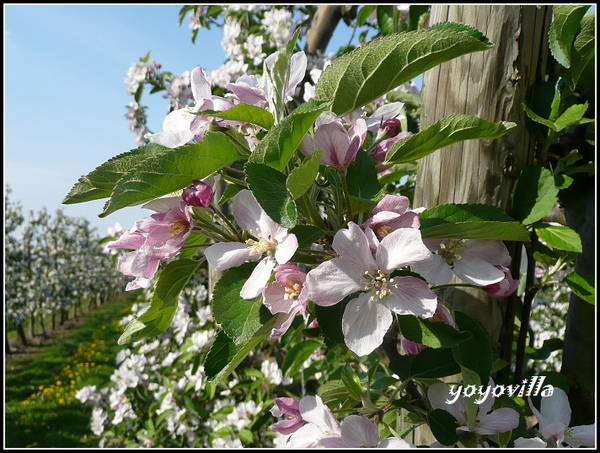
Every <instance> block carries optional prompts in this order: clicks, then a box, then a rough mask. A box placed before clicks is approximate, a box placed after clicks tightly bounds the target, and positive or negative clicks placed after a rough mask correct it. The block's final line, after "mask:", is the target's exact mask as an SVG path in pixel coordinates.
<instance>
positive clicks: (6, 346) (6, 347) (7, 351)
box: [4, 327, 12, 355]
mask: <svg viewBox="0 0 600 453" xmlns="http://www.w3.org/2000/svg"><path fill="white" fill-rule="evenodd" d="M4 353H5V354H7V355H11V354H12V349H10V343H9V342H8V329H7V328H6V327H5V328H4Z"/></svg>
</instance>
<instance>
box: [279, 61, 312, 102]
mask: <svg viewBox="0 0 600 453" xmlns="http://www.w3.org/2000/svg"><path fill="white" fill-rule="evenodd" d="M307 62H308V59H307V58H306V54H305V53H304V52H296V53H295V54H294V55H292V57H291V58H290V69H289V74H288V81H287V86H286V89H285V94H286V95H287V96H293V95H294V93H295V91H296V87H297V86H298V84H299V83H300V82H302V80H303V79H304V76H305V75H306V65H307Z"/></svg>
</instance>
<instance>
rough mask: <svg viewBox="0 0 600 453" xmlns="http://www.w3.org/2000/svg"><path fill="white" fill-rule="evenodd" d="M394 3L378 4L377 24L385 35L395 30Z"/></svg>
mask: <svg viewBox="0 0 600 453" xmlns="http://www.w3.org/2000/svg"><path fill="white" fill-rule="evenodd" d="M395 8H396V7H395V6H394V5H377V26H378V27H379V30H380V31H381V34H382V35H383V36H387V35H389V34H392V33H393V32H394V9H395Z"/></svg>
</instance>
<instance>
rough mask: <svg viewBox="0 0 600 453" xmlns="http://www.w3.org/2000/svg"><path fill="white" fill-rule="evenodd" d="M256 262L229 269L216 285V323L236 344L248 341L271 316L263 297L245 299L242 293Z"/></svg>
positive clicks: (214, 299) (212, 307)
mask: <svg viewBox="0 0 600 453" xmlns="http://www.w3.org/2000/svg"><path fill="white" fill-rule="evenodd" d="M255 266H256V263H245V264H242V265H241V266H239V267H235V268H232V269H229V270H228V271H227V272H226V273H225V274H224V275H223V276H222V277H221V278H220V279H219V281H218V282H217V283H216V285H215V288H214V292H213V298H212V301H211V303H210V306H211V310H212V314H213V317H214V318H215V321H216V322H218V323H219V324H220V325H221V329H222V330H223V332H225V333H226V334H227V336H228V337H229V338H231V339H232V340H233V342H234V343H235V344H240V343H244V342H246V341H248V340H249V339H250V338H251V337H252V335H254V333H255V332H256V331H257V330H258V329H259V328H260V326H261V325H262V324H263V320H264V319H265V318H268V317H269V316H270V313H269V310H268V309H267V308H266V307H264V306H263V303H262V297H257V298H254V299H251V300H246V299H242V298H241V297H240V291H241V290H242V287H243V286H244V283H246V281H247V280H248V278H249V277H250V275H251V274H252V271H253V270H254V267H255Z"/></svg>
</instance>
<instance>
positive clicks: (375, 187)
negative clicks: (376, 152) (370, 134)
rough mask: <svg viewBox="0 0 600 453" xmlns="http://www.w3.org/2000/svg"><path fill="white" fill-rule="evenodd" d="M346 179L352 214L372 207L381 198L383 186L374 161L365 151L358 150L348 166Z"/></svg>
mask: <svg viewBox="0 0 600 453" xmlns="http://www.w3.org/2000/svg"><path fill="white" fill-rule="evenodd" d="M346 180H347V181H348V194H349V195H350V203H351V204H352V212H353V213H354V214H358V213H359V212H364V211H367V210H369V209H372V208H374V207H375V205H376V204H377V203H378V202H379V201H380V200H381V197H382V195H383V192H382V191H383V188H384V187H385V186H384V185H383V184H382V183H381V182H379V178H378V175H377V169H376V168H375V163H374V162H373V159H371V157H370V156H369V155H368V154H367V153H366V152H365V151H363V150H359V151H358V153H357V154H356V160H355V162H354V163H353V164H351V165H349V166H348V169H347V175H346Z"/></svg>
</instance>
